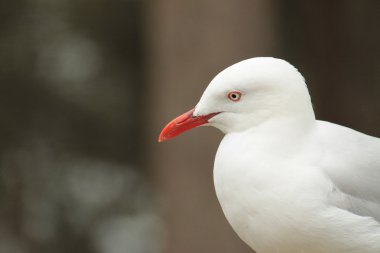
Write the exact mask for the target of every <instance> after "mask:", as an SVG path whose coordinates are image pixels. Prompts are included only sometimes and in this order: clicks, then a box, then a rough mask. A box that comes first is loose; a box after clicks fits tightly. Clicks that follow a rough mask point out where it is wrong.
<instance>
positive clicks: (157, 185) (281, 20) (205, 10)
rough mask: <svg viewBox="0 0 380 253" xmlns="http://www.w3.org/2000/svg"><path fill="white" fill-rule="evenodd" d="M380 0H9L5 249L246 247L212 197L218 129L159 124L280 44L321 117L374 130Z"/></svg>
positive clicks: (0, 60) (378, 104)
mask: <svg viewBox="0 0 380 253" xmlns="http://www.w3.org/2000/svg"><path fill="white" fill-rule="evenodd" d="M379 3H380V2H379V1H377V0H364V1H356V0H336V1H328V0H323V1H302V0H289V1H281V0H202V1H200V0H195V1H184V0H177V1H174V0H151V1H147V0H146V1H143V0H94V1H86V0H81V1H77V0H65V1H47V0H46V1H45V0H40V1H27V0H19V1H5V0H3V1H0V117H1V124H0V140H1V141H0V203H1V204H0V252H1V253H3V252H4V253H8V252H10V253H28V252H41V253H44V252H49V253H50V252H54V253H56V252H57V253H64V252H65V253H66V252H70V253H71V252H74V253H75V252H78V253H79V252H80V253H92V252H99V253H156V252H164V253H178V252H180V253H190V252H218V253H224V252H225V253H227V252H236V253H243V252H252V251H251V250H250V249H249V248H248V247H247V246H245V245H244V243H243V242H242V241H240V239H239V238H238V237H237V236H236V235H235V234H234V232H233V231H232V229H231V228H230V227H229V225H228V223H227V222H226V220H225V219H224V217H223V214H222V211H221V209H220V207H219V204H218V202H217V200H216V197H215V193H214V188H213V183H212V166H213V159H214V155H215V152H216V148H217V146H218V143H219V141H220V139H221V138H222V134H221V133H219V132H218V131H217V130H215V129H211V128H201V129H196V130H194V131H191V132H189V133H187V134H185V135H183V136H181V137H179V138H177V139H174V140H172V141H170V142H168V143H163V144H158V143H157V142H156V140H157V136H158V134H159V132H160V130H161V128H162V127H163V126H164V125H165V124H166V123H167V122H168V121H169V120H171V119H172V118H173V117H175V116H177V115H179V114H180V113H183V112H185V111H186V110H188V109H189V108H191V107H193V106H194V105H195V104H196V103H197V101H198V99H199V97H200V95H201V94H202V92H203V90H204V89H205V87H206V86H207V84H208V83H209V81H210V80H211V79H212V78H213V76H215V75H216V74H217V73H218V72H220V71H221V70H223V69H224V68H225V67H227V66H229V65H231V64H233V63H235V62H238V61H240V60H242V59H246V58H251V57H255V56H274V57H280V58H284V59H286V60H288V61H290V62H291V63H292V64H294V65H295V66H296V67H297V68H298V69H299V70H300V71H301V72H302V73H303V74H304V76H305V77H306V80H307V83H308V86H309V89H310V92H311V94H312V98H313V102H314V107H315V110H316V114H317V117H318V118H319V119H323V120H328V121H333V122H336V123H339V124H343V125H346V126H349V127H352V128H354V129H357V130H360V131H363V132H366V133H368V134H371V135H377V136H380V130H379V125H380V117H379V115H380V101H379V97H380V60H379V59H380V50H379V46H378V45H379V44H380V41H379V38H380V35H379V31H378V30H379V29H378V25H379V15H378V13H380V4H379Z"/></svg>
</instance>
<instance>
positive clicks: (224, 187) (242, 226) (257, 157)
mask: <svg viewBox="0 0 380 253" xmlns="http://www.w3.org/2000/svg"><path fill="white" fill-rule="evenodd" d="M231 90H239V91H241V92H242V93H243V96H242V99H241V101H239V102H232V101H229V100H228V99H227V98H226V93H227V92H228V91H231ZM212 112H221V113H220V114H219V115H217V116H215V117H214V118H212V119H211V120H210V125H211V126H214V127H217V128H219V129H220V130H222V131H223V132H224V133H225V134H226V135H225V137H224V139H223V140H222V142H221V144H220V146H219V149H218V152H217V155H216V158H215V166H214V181H215V188H216V193H217V196H218V199H219V201H220V204H221V206H222V208H223V211H224V213H225V215H226V217H227V219H228V221H229V222H230V224H231V225H232V227H233V228H234V229H235V231H236V232H237V234H238V235H239V236H240V237H241V238H242V240H244V241H245V242H246V243H247V244H248V245H249V246H251V247H252V248H253V249H255V250H256V251H257V252H258V253H379V252H380V224H379V221H380V140H379V139H377V138H374V137H370V136H367V135H364V134H361V133H359V132H356V131H354V130H351V129H349V128H345V127H342V126H339V125H334V124H332V123H328V122H323V121H317V120H315V116H314V112H313V108H312V105H311V101H310V96H309V93H308V90H307V87H306V85H305V82H304V79H303V77H302V76H301V74H299V72H298V71H297V70H296V69H295V68H294V67H293V66H291V65H290V64H288V63H287V62H285V61H283V60H279V59H274V58H254V59H249V60H246V61H243V62H240V63H238V64H235V65H233V66H231V67H229V68H227V69H226V70H224V71H223V72H221V73H220V74H219V75H218V76H217V77H216V78H215V79H214V80H213V81H212V82H211V83H210V85H209V86H208V88H207V89H206V91H205V92H204V94H203V96H202V98H201V99H200V102H199V103H198V105H197V106H196V110H195V113H194V114H195V115H203V114H208V113H212Z"/></svg>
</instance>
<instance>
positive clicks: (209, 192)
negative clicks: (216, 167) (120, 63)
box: [146, 0, 276, 253]
mask: <svg viewBox="0 0 380 253" xmlns="http://www.w3.org/2000/svg"><path fill="white" fill-rule="evenodd" d="M148 7H149V10H150V11H148V13H147V23H148V26H149V32H148V33H147V37H146V39H147V41H148V48H150V50H151V51H150V52H148V53H147V60H148V65H149V68H150V76H149V77H148V79H149V80H148V83H149V86H150V90H149V96H148V98H147V101H148V103H151V104H150V105H148V108H152V109H153V111H150V112H149V113H150V119H149V121H147V124H149V127H150V132H151V135H150V136H149V137H148V139H149V140H148V141H149V142H151V156H150V157H149V159H148V160H149V161H148V166H149V167H150V168H151V170H152V171H153V174H154V175H153V181H154V182H155V183H156V187H157V189H158V191H159V192H160V199H159V203H160V206H161V208H162V211H163V216H164V218H165V223H166V224H165V225H166V229H167V233H166V237H165V242H166V245H165V251H164V252H165V253H178V252H181V253H190V252H191V253H194V252H218V253H224V252H236V253H238V252H252V251H251V250H250V249H249V248H248V247H247V246H246V245H245V244H244V243H243V242H242V241H241V240H240V239H239V238H238V237H237V236H236V235H235V233H234V232H233V230H232V228H231V227H230V226H229V225H228V223H227V221H226V220H225V218H224V216H223V213H222V210H221V208H220V207H219V204H218V202H217V199H216V196H215V192H214V187H213V181H212V180H213V179H212V168H213V161H214V155H215V152H216V149H217V146H218V144H219V141H220V139H221V137H222V135H221V134H220V133H218V132H217V131H216V130H215V129H205V128H203V129H197V130H194V131H191V132H189V133H187V134H185V135H184V136H181V137H179V138H178V139H175V140H173V141H171V142H169V143H163V144H160V146H158V144H156V143H155V142H156V139H157V137H158V134H159V131H160V130H161V128H162V127H163V126H164V125H165V124H166V123H167V122H168V121H169V120H171V119H172V118H173V117H175V116H177V115H179V114H181V113H183V112H185V111H187V110H188V109H190V108H192V107H194V106H195V105H196V103H197V101H198V99H199V98H200V96H201V94H202V92H203V90H204V89H205V88H206V87H207V85H208V83H209V82H210V81H211V79H212V78H213V77H214V76H215V75H216V74H217V73H218V72H219V71H221V70H222V69H224V68H225V67H227V66H229V65H231V64H233V63H235V62H238V61H240V60H243V59H246V58H251V57H255V56H265V55H273V51H274V48H275V46H276V45H275V43H274V41H275V38H274V35H273V34H274V28H273V23H274V21H273V18H274V8H273V6H272V1H248V0H237V1H236V0H234V1H232V0H230V1H223V2H220V1H218V0H202V1H185V0H182V1H174V0H173V1H170V0H156V1H151V2H150V5H149V6H148Z"/></svg>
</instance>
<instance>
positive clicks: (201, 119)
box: [158, 108, 219, 142]
mask: <svg viewBox="0 0 380 253" xmlns="http://www.w3.org/2000/svg"><path fill="white" fill-rule="evenodd" d="M193 113H194V108H193V109H191V110H190V111H188V112H186V113H184V114H182V115H181V116H178V117H177V118H175V119H173V120H172V121H170V122H169V123H168V124H167V125H166V126H165V127H164V129H163V130H162V132H161V134H160V137H158V142H163V141H167V140H169V139H171V138H174V137H176V136H178V135H180V134H182V133H184V132H186V131H188V130H190V129H192V128H194V127H197V126H201V125H204V124H206V123H208V120H209V119H211V118H212V117H214V116H215V115H217V114H219V113H218V112H217V113H210V114H207V115H202V116H193Z"/></svg>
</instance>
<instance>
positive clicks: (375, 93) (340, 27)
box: [279, 0, 380, 136]
mask: <svg viewBox="0 0 380 253" xmlns="http://www.w3.org/2000/svg"><path fill="white" fill-rule="evenodd" d="M279 3H281V4H280V8H279V9H280V10H281V15H280V17H281V18H280V22H279V24H281V29H280V31H281V33H282V34H280V37H281V38H283V41H282V43H281V44H282V47H283V48H282V57H284V58H286V59H288V60H289V61H290V62H292V63H293V64H294V65H296V66H297V67H298V68H299V70H300V71H301V72H302V73H303V75H304V76H305V78H306V82H307V84H308V86H309V90H310V92H311V95H312V98H313V103H314V108H315V111H316V115H317V117H318V118H319V119H323V120H328V121H332V122H335V123H338V124H342V125H345V126H348V127H351V128H354V129H357V130H359V131H363V132H365V133H367V134H371V135H376V136H378V135H380V128H379V124H380V117H379V115H380V106H379V99H378V98H379V96H380V85H379V84H380V83H379V81H380V72H379V66H380V50H379V46H378V45H379V43H380V33H379V31H378V30H379V29H378V24H379V11H380V1H355V0H337V1H329V0H322V1H302V0H289V1H282V2H281V1H280V2H279ZM300 20H302V21H301V22H300Z"/></svg>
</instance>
